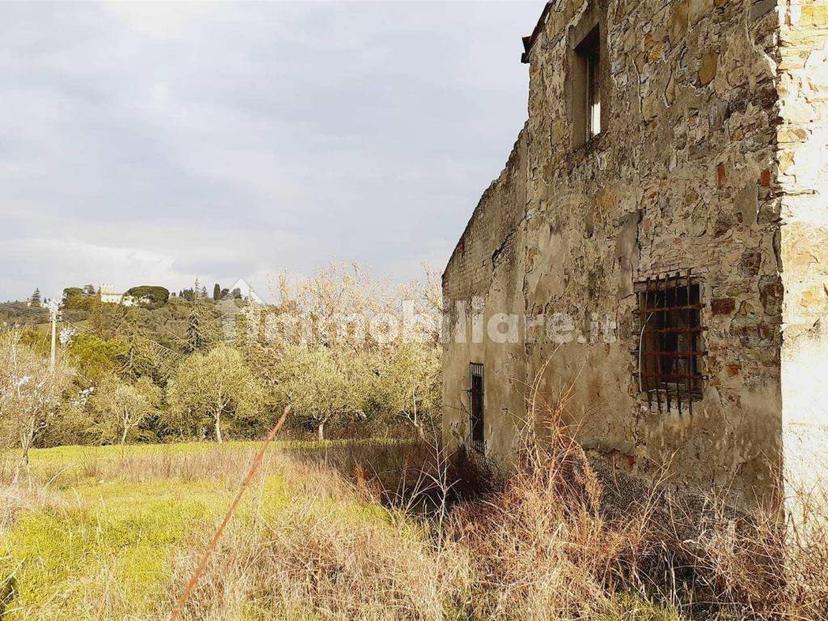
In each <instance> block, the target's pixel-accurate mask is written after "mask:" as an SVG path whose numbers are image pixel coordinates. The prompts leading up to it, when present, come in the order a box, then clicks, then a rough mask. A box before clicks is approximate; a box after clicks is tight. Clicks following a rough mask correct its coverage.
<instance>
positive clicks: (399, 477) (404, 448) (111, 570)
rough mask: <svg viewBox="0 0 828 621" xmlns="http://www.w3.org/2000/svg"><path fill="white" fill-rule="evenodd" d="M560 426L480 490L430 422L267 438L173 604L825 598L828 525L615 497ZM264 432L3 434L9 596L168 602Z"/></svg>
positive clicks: (149, 614)
mask: <svg viewBox="0 0 828 621" xmlns="http://www.w3.org/2000/svg"><path fill="white" fill-rule="evenodd" d="M556 433H557V435H552V436H551V439H550V440H548V441H546V442H544V443H543V444H542V445H539V444H527V447H526V451H525V452H524V456H523V458H522V462H521V463H520V464H519V465H518V466H517V468H516V471H515V472H512V473H511V476H510V477H509V478H508V479H507V480H504V481H502V482H501V484H500V485H497V486H494V487H491V488H490V489H488V490H486V491H484V495H483V496H478V497H472V496H470V495H466V494H465V493H464V492H459V490H460V489H461V488H463V486H467V488H468V489H471V488H472V487H473V485H471V481H470V478H473V476H481V475H485V476H488V474H487V473H486V472H485V471H477V472H476V474H475V468H477V467H480V466H481V464H480V463H477V464H476V465H475V463H473V462H474V460H473V459H472V460H471V461H468V459H471V458H467V461H466V462H465V463H464V464H461V466H462V468H461V467H460V466H458V465H457V464H456V463H452V464H450V463H449V462H448V461H446V460H444V459H443V458H442V457H441V456H440V454H439V452H438V453H436V454H434V455H431V456H429V454H428V451H429V450H430V449H429V448H428V447H427V446H425V445H422V444H418V443H412V442H394V441H357V442H344V441H339V442H337V441H333V442H324V443H318V442H282V443H276V444H275V445H273V446H271V447H269V448H268V450H267V452H266V457H265V460H264V461H263V463H262V467H261V468H260V470H259V472H258V474H257V475H256V477H255V478H254V479H253V482H252V484H251V485H250V487H249V488H248V489H247V490H246V495H245V496H244V500H243V502H242V503H241V505H240V506H239V509H238V511H237V512H236V513H235V514H234V516H233V519H232V521H231V523H230V526H229V527H228V529H227V531H226V532H225V534H224V536H223V538H222V539H221V540H220V541H219V544H218V546H217V548H216V550H215V552H214V554H213V556H212V558H211V561H210V563H209V565H208V566H207V570H206V571H205V573H204V575H203V576H202V577H201V579H200V581H199V583H198V586H197V588H196V589H195V590H194V591H193V593H192V596H191V597H190V599H189V601H188V603H187V606H186V608H185V609H184V611H183V615H182V616H183V618H185V619H210V620H213V619H215V620H237V619H238V620H243V619H263V620H264V619H320V620H323V619H324V620H328V619H330V620H333V619H336V620H346V619H348V620H350V619H365V620H368V621H374V620H376V621H380V620H382V621H386V620H388V621H390V620H396V619H410V620H415V619H416V620H424V621H472V620H474V621H477V620H480V621H483V620H488V619H495V620H502V621H507V620H509V621H511V620H520V621H524V620H529V621H542V620H558V619H561V620H564V619H565V620H572V621H574V620H581V619H584V620H586V619H589V620H593V619H594V620H600V621H622V620H623V621H633V620H641V621H682V620H685V619H719V620H726V619H733V620H735V619H780V620H782V619H790V620H791V621H793V620H794V619H796V620H806V619H807V620H811V619H823V618H826V614H828V608H826V606H828V605H827V604H826V603H825V602H826V601H828V529H817V530H815V531H814V536H813V537H812V538H811V539H810V540H809V542H808V543H802V544H799V545H798V546H794V547H791V548H789V549H788V550H786V551H785V553H784V554H780V550H781V548H780V547H779V546H780V545H781V541H780V540H779V538H778V534H779V532H780V531H779V529H778V523H777V522H776V521H775V520H771V521H768V522H765V521H762V520H760V519H758V517H754V518H750V519H747V518H740V519H739V521H738V523H736V522H735V521H734V519H733V517H732V516H729V515H727V514H725V513H719V512H718V511H717V510H715V507H713V510H706V511H705V512H704V513H702V514H699V513H696V514H687V516H686V517H687V520H684V521H683V520H682V517H681V516H680V515H679V509H680V506H679V505H677V504H670V503H667V504H665V499H664V497H663V495H661V494H660V493H659V491H658V490H657V489H655V490H651V491H650V493H649V494H643V495H641V497H640V498H639V499H638V500H636V501H635V502H633V503H632V504H630V505H629V506H625V507H624V508H623V510H620V511H619V510H618V507H616V508H615V509H613V510H609V509H608V507H607V503H606V502H605V501H606V498H607V493H606V492H607V491H608V490H607V489H605V488H604V485H603V484H602V483H601V480H600V477H599V476H597V474H596V472H595V471H594V470H593V468H592V466H590V464H589V462H588V460H587V459H586V457H585V454H584V453H583V451H582V450H581V449H580V448H579V447H578V446H577V445H576V444H575V443H574V442H573V441H572V440H571V438H569V437H568V436H567V435H566V433H565V430H564V429H562V428H561V429H559V430H558V431H557V432H556ZM258 447H259V445H258V444H257V443H249V442H229V443H226V444H224V445H216V444H210V443H182V444H170V445H132V446H125V447H120V446H111V447H74V446H69V447H61V448H54V449H39V450H34V451H32V453H31V463H30V466H29V468H28V469H25V470H24V471H23V472H21V473H20V475H19V476H16V474H17V465H18V463H19V462H18V460H19V455H18V454H15V453H5V454H0V611H1V612H2V614H0V617H2V618H3V619H4V620H6V619H11V620H18V619H166V618H169V615H170V612H171V610H172V609H173V608H174V606H175V603H176V599H177V597H178V596H179V594H180V593H181V592H182V590H183V588H184V585H185V584H186V583H187V581H188V580H189V578H190V577H191V576H192V575H193V571H194V569H195V567H196V565H197V563H198V560H199V558H200V556H201V554H202V553H203V551H204V550H205V549H206V547H207V544H208V542H209V540H210V538H211V536H212V535H213V533H214V532H215V529H216V526H217V525H218V524H219V523H220V521H221V519H222V517H223V516H224V513H225V511H226V509H227V507H228V506H229V505H230V503H231V501H232V499H233V497H234V495H235V493H236V491H237V490H238V488H239V485H240V482H241V481H242V479H243V477H244V474H245V473H246V472H247V470H248V468H249V466H250V464H251V463H252V460H253V458H254V455H255V452H256V450H257V449H258ZM482 465H483V466H485V463H484V464H482ZM15 479H16V480H15ZM395 490H396V493H395ZM813 517H814V520H816V519H817V518H819V520H821V521H822V522H825V521H826V520H825V519H824V518H825V515H824V514H817V513H814V514H813ZM822 522H820V523H822ZM688 533H691V534H688Z"/></svg>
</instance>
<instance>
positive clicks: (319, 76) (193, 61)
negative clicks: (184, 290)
mask: <svg viewBox="0 0 828 621" xmlns="http://www.w3.org/2000/svg"><path fill="white" fill-rule="evenodd" d="M541 8H542V3H541V2H529V3H474V4H470V3H458V2H446V3H436V2H432V3H429V4H427V5H423V4H422V3H359V2H348V3H340V4H335V3H325V4H320V3H310V2H305V3H298V2H297V3H269V4H253V3H241V4H231V3H195V2H192V3H181V4H173V3H126V2H124V3H111V4H110V3H108V4H104V5H92V4H51V5H42V4H39V5H37V6H33V5H25V4H15V5H7V6H6V7H4V21H3V23H0V37H3V40H4V46H3V48H2V49H0V115H2V116H3V118H4V119H7V120H10V122H7V123H4V124H2V125H0V216H2V218H3V224H4V226H3V227H0V261H2V262H3V264H4V269H5V270H6V273H7V274H9V276H8V277H4V278H3V279H2V280H0V299H8V298H14V297H23V296H26V295H28V294H29V293H30V292H31V290H32V289H33V288H34V287H35V286H40V287H41V288H42V289H44V290H46V289H48V290H50V291H51V290H52V289H56V290H59V289H62V288H63V287H64V286H68V285H77V284H84V283H86V282H100V281H103V280H107V281H112V282H113V283H114V284H119V283H122V284H123V285H124V286H126V285H131V284H137V283H150V282H155V283H157V284H161V285H165V286H169V287H171V288H181V287H182V286H185V285H187V284H188V283H190V282H191V281H192V279H193V278H194V277H195V276H196V275H200V276H201V277H202V279H203V280H210V281H212V280H213V279H220V280H221V281H222V282H223V283H226V282H228V281H233V280H235V279H236V278H246V279H247V280H248V281H250V282H251V283H253V284H254V286H259V285H258V283H257V282H255V281H254V277H255V278H264V277H265V275H266V274H275V273H277V272H279V271H281V270H287V271H289V272H292V273H310V272H312V271H313V270H314V269H316V267H318V266H320V265H323V264H325V263H327V262H329V261H331V260H350V259H353V260H357V261H360V262H362V263H365V264H367V265H369V266H370V267H372V268H373V269H376V270H378V271H384V272H386V273H388V274H389V275H390V276H392V277H400V278H405V277H408V276H410V275H411V274H412V273H414V271H415V270H417V269H419V265H420V263H421V262H422V261H423V260H427V261H429V262H430V263H432V264H434V265H436V266H437V267H441V265H442V263H443V262H444V261H445V260H446V259H447V258H448V255H449V253H450V252H451V249H452V248H453V247H454V242H455V241H456V239H457V237H458V236H459V235H460V233H461V232H462V229H463V226H464V224H465V221H466V219H467V218H468V216H469V214H470V213H471V211H472V209H473V208H474V205H475V204H476V202H477V199H478V197H479V195H480V193H481V192H482V191H483V189H485V187H486V186H487V185H488V184H489V182H490V180H491V179H493V178H494V177H495V176H497V174H498V172H499V171H500V169H501V167H502V166H503V163H504V161H505V158H506V156H507V154H508V152H509V149H510V148H511V145H512V142H513V141H514V138H515V136H516V134H517V131H518V130H519V129H520V127H521V126H522V124H523V121H524V119H525V109H526V81H527V80H526V68H525V66H523V65H520V63H519V53H520V35H522V34H526V33H527V32H529V31H530V30H531V28H532V26H533V25H534V21H535V19H536V18H537V15H538V14H539V12H540V10H541Z"/></svg>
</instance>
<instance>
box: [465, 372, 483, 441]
mask: <svg viewBox="0 0 828 621" xmlns="http://www.w3.org/2000/svg"><path fill="white" fill-rule="evenodd" d="M469 376H470V377H469V380H470V384H471V385H470V388H469V396H470V401H471V412H470V420H469V431H470V438H469V439H470V440H471V445H472V447H473V448H475V449H477V450H478V451H480V452H481V453H482V452H485V449H486V446H485V435H484V429H485V428H484V426H483V365H482V364H479V363H474V362H473V363H471V364H470V365H469Z"/></svg>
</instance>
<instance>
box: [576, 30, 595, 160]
mask: <svg viewBox="0 0 828 621" xmlns="http://www.w3.org/2000/svg"><path fill="white" fill-rule="evenodd" d="M575 59H576V63H575V64H576V66H575V71H574V75H573V82H574V87H575V88H574V95H575V97H574V101H573V103H574V112H575V128H576V136H575V137H576V144H581V143H583V142H587V141H588V140H590V139H591V138H593V137H595V136H597V135H598V134H600V133H601V70H600V67H601V34H600V31H599V29H598V26H595V28H593V29H592V30H591V31H590V32H589V34H587V35H586V37H584V39H583V40H582V41H581V42H580V43H579V44H578V45H577V46H575Z"/></svg>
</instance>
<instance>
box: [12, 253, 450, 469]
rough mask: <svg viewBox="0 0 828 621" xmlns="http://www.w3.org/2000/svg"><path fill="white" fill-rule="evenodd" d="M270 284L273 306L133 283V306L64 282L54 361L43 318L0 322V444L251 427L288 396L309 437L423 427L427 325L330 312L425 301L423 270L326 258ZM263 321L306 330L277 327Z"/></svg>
mask: <svg viewBox="0 0 828 621" xmlns="http://www.w3.org/2000/svg"><path fill="white" fill-rule="evenodd" d="M276 288H277V291H276V292H275V294H276V297H277V298H278V301H277V302H276V303H274V304H258V303H256V302H253V301H251V300H248V299H244V298H242V297H241V296H240V295H238V293H237V292H236V291H227V290H226V289H225V290H222V288H221V287H220V286H216V287H214V295H213V296H212V297H211V296H208V295H206V294H204V295H202V294H201V289H203V287H196V286H194V287H193V290H192V291H193V293H195V292H199V293H198V294H195V295H186V294H185V295H177V296H176V295H173V296H160V297H159V296H158V294H157V292H153V291H149V292H148V291H145V290H142V291H141V292H139V293H142V294H144V295H147V294H148V293H149V294H151V295H152V296H153V303H152V304H149V305H144V306H133V307H124V306H119V305H115V304H103V303H101V302H100V299H99V298H98V297H96V296H95V295H92V294H89V293H87V292H86V291H85V290H84V289H82V288H77V289H72V288H69V289H67V291H69V294H68V295H64V300H63V311H64V315H65V316H70V317H71V320H70V321H65V322H63V323H62V324H61V326H60V343H59V345H58V352H57V356H56V362H55V364H54V366H50V364H49V347H50V340H49V333H48V330H46V326H45V325H44V324H41V325H24V326H15V325H11V326H10V325H6V326H4V327H3V328H2V331H0V442H2V444H3V445H5V446H7V447H17V448H19V449H20V450H21V453H22V456H23V459H24V461H25V459H26V457H27V455H28V451H29V449H30V448H31V447H34V446H53V445H60V444H111V443H127V442H167V441H178V440H214V441H217V442H221V441H223V440H224V439H226V438H228V437H229V438H252V437H257V436H259V435H260V434H261V433H262V432H263V431H264V430H266V429H267V428H268V427H269V426H270V425H271V424H272V421H273V418H274V416H275V415H276V413H278V412H280V411H281V410H282V408H283V407H284V406H285V405H286V404H287V403H290V404H291V405H292V409H293V412H294V414H293V417H292V426H293V432H294V433H295V434H304V433H308V434H311V433H312V434H314V436H315V437H317V438H319V439H325V438H326V437H328V436H329V435H330V433H331V432H335V433H337V434H344V433H349V434H361V435H369V434H370V435H376V434H393V435H401V434H411V433H416V434H420V435H425V434H428V433H430V432H431V431H432V426H433V425H434V421H435V420H436V417H437V416H438V413H439V394H440V386H439V384H440V373H439V371H440V346H439V338H438V337H439V335H438V333H437V327H436V326H434V325H433V324H431V325H429V324H426V325H422V326H419V327H418V328H417V329H418V334H417V335H416V338H408V339H403V338H396V339H386V338H381V337H377V336H376V335H370V334H369V335H366V334H364V333H359V332H360V331H359V329H358V326H356V324H353V325H350V326H349V327H348V328H347V329H344V330H342V329H337V327H336V326H335V325H334V323H335V322H336V320H337V318H341V317H352V318H353V317H362V318H368V319H370V318H372V317H376V316H379V315H380V314H384V315H390V316H395V315H396V316H399V314H400V313H401V312H402V310H401V309H402V304H403V301H407V302H408V303H409V304H414V305H415V306H416V307H417V308H418V309H419V310H423V311H436V310H438V309H439V304H440V300H439V288H438V286H437V281H436V279H435V278H434V277H433V275H431V274H426V275H425V276H424V277H423V278H422V279H419V280H417V281H412V282H409V283H406V284H404V285H397V286H392V285H391V284H389V283H387V282H384V281H383V280H381V279H379V278H376V277H374V276H372V275H370V274H369V273H367V272H366V271H365V270H363V269H362V268H360V267H359V266H356V265H346V264H334V265H330V266H328V267H326V268H324V269H322V270H320V271H319V272H317V273H316V274H314V275H313V276H311V277H309V278H304V279H299V280H293V281H291V280H290V279H289V278H287V277H286V276H284V275H283V276H281V277H280V278H279V280H278V285H277V286H276ZM187 293H189V291H188V292H187ZM205 293H206V292H205ZM161 298H163V300H162V299H161ZM274 319H278V324H279V325H280V326H284V325H288V324H291V323H292V324H295V325H303V326H306V327H307V326H310V329H305V330H303V331H302V332H301V333H300V334H298V333H295V332H289V331H278V330H275V331H274V330H272V329H269V327H271V324H272V323H273V320H274Z"/></svg>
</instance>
